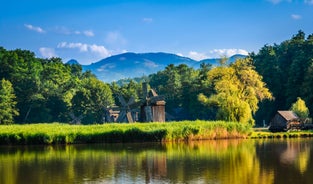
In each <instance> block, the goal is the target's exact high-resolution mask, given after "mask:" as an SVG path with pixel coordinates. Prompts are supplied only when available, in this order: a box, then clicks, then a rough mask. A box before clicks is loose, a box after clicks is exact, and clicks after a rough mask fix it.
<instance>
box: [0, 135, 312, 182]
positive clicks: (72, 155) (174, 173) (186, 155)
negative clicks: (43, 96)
mask: <svg viewBox="0 0 313 184" xmlns="http://www.w3.org/2000/svg"><path fill="white" fill-rule="evenodd" d="M312 143H313V142H312V140H311V139H289V140H279V141H278V140H219V141H202V142H200V141H199V142H189V143H164V144H161V143H153V144H108V145H69V146H36V147H0V183H6V184H16V183H33V184H35V183H45V184H46V183H47V184H48V183H232V184H236V183H238V184H239V183H240V184H242V183H249V184H254V183H291V182H295V183H310V182H311V181H313V176H312V174H311V173H312V171H313V166H312V165H313V164H312V161H311V160H312V154H311V153H312V151H311V149H312V146H311V145H312Z"/></svg>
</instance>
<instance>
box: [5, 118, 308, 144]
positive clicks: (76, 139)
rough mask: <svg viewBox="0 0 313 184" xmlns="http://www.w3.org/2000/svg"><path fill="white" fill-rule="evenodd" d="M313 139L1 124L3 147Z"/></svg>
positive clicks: (139, 127)
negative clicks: (241, 139)
mask: <svg viewBox="0 0 313 184" xmlns="http://www.w3.org/2000/svg"><path fill="white" fill-rule="evenodd" d="M301 137H313V131H293V132H277V133H272V132H270V131H268V129H267V128H252V127H251V126H249V125H243V124H241V123H236V122H223V121H181V122H166V123H131V124H128V123H125V124H119V123H111V124H102V125H69V124H62V123H50V124H47V123H41V124H26V125H1V126H0V145H35V144H42V145H51V144H89V143H128V142H168V141H192V140H213V139H234V138H249V139H272V138H276V139H277V138H301Z"/></svg>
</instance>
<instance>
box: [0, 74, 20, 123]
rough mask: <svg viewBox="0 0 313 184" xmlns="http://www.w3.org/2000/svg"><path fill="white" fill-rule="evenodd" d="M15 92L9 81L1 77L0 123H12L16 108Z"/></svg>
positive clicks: (16, 113)
mask: <svg viewBox="0 0 313 184" xmlns="http://www.w3.org/2000/svg"><path fill="white" fill-rule="evenodd" d="M15 98H16V97H15V94H14V90H13V87H12V84H11V82H10V81H8V80H5V79H2V80H1V84H0V124H13V123H14V116H17V115H19V113H18V110H17V109H16V106H15V105H16V101H15Z"/></svg>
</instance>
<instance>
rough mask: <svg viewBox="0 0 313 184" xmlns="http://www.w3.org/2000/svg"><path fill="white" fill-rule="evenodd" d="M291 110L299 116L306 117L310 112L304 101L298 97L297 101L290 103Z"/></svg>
mask: <svg viewBox="0 0 313 184" xmlns="http://www.w3.org/2000/svg"><path fill="white" fill-rule="evenodd" d="M291 110H292V111H293V112H295V113H296V114H297V115H298V116H299V117H300V118H308V117H309V114H310V112H309V109H308V107H307V106H306V104H305V101H304V100H302V99H301V98H300V97H298V98H297V101H296V102H295V103H293V104H292V105H291Z"/></svg>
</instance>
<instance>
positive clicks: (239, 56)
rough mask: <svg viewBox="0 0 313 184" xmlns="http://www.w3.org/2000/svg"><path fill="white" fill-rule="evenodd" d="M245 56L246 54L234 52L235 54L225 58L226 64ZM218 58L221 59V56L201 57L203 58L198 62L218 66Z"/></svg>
mask: <svg viewBox="0 0 313 184" xmlns="http://www.w3.org/2000/svg"><path fill="white" fill-rule="evenodd" d="M245 57H247V56H246V55H242V54H235V55H233V56H231V57H229V58H227V61H226V64H230V63H233V62H235V61H236V60H237V59H243V58H245ZM220 60H221V58H213V59H203V60H201V61H199V63H210V64H211V65H213V66H218V65H219V64H220Z"/></svg>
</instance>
